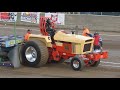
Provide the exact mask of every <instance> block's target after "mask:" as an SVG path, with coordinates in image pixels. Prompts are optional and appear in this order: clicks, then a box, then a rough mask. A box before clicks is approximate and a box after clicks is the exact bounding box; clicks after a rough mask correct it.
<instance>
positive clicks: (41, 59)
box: [21, 39, 49, 67]
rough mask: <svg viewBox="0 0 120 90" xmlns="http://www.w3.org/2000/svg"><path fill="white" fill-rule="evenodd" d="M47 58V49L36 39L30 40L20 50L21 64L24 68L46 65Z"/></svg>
mask: <svg viewBox="0 0 120 90" xmlns="http://www.w3.org/2000/svg"><path fill="white" fill-rule="evenodd" d="M48 57H49V53H48V48H47V47H46V45H45V44H44V43H43V42H41V41H40V40H37V39H30V41H28V42H26V43H25V45H24V46H23V47H22V49H21V63H22V64H23V65H24V66H29V67H40V66H43V65H45V64H46V63H47V61H48Z"/></svg>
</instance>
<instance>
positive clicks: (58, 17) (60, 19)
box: [45, 13, 65, 25]
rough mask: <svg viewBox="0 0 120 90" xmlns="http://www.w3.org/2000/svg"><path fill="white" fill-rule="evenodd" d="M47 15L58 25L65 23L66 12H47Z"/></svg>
mask: <svg viewBox="0 0 120 90" xmlns="http://www.w3.org/2000/svg"><path fill="white" fill-rule="evenodd" d="M45 17H48V18H51V19H52V21H53V22H54V23H56V24H57V25H65V23H64V22H65V14H62V13H45Z"/></svg>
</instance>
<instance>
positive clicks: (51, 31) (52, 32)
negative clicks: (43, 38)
mask: <svg viewBox="0 0 120 90" xmlns="http://www.w3.org/2000/svg"><path fill="white" fill-rule="evenodd" d="M46 31H47V32H48V34H49V35H50V36H51V40H52V43H54V35H55V30H54V29H53V28H52V25H51V20H50V19H49V18H48V19H47V21H46Z"/></svg>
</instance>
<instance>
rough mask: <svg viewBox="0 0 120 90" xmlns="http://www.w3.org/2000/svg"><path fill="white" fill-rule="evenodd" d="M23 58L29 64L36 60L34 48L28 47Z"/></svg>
mask: <svg viewBox="0 0 120 90" xmlns="http://www.w3.org/2000/svg"><path fill="white" fill-rule="evenodd" d="M25 56H26V59H27V60H28V61H29V62H34V61H35V60H36V59H37V51H36V50H35V48H34V47H32V46H30V47H28V48H27V49H26V51H25Z"/></svg>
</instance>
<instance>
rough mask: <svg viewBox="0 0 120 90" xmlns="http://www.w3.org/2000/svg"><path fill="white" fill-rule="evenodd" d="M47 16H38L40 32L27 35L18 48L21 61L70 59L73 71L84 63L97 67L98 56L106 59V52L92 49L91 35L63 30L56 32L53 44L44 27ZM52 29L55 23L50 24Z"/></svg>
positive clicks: (32, 64)
mask: <svg viewBox="0 0 120 90" xmlns="http://www.w3.org/2000/svg"><path fill="white" fill-rule="evenodd" d="M47 19H48V18H47V17H40V23H39V27H40V34H30V35H29V39H28V41H26V42H25V43H24V44H23V45H22V46H21V50H20V57H21V59H20V61H21V64H22V65H24V66H28V67H41V66H44V65H45V64H47V63H51V62H52V61H55V62H67V61H68V62H69V63H70V65H71V67H72V69H73V70H75V71H79V70H83V68H84V67H85V66H92V67H97V66H98V65H99V63H100V59H107V58H108V52H107V51H104V50H102V51H101V52H93V42H94V38H92V37H86V36H82V35H76V34H74V33H73V32H72V33H67V32H66V31H65V30H59V31H56V32H55V35H54V37H53V38H54V43H52V39H51V36H50V34H49V32H48V31H47V29H46V21H47ZM51 25H52V28H53V29H54V30H55V23H54V22H52V23H51Z"/></svg>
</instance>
